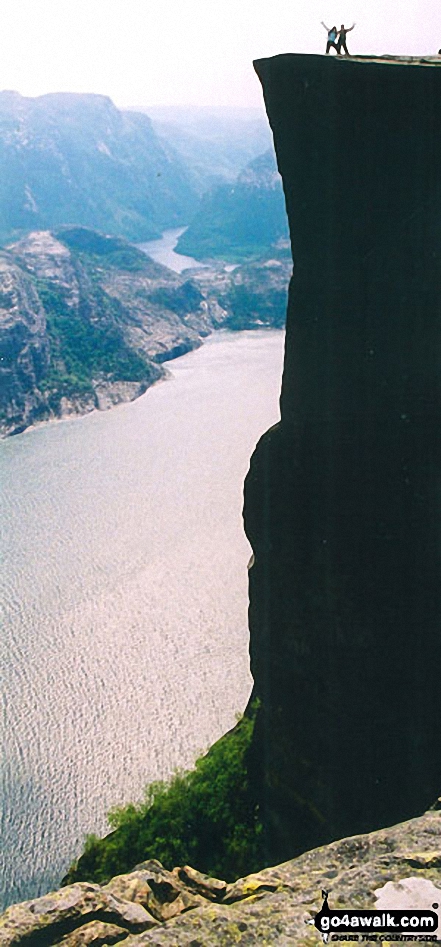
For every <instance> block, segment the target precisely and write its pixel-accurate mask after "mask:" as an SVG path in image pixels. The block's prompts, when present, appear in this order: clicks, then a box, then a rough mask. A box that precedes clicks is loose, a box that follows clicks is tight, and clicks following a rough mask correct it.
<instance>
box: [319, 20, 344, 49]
mask: <svg viewBox="0 0 441 947" xmlns="http://www.w3.org/2000/svg"><path fill="white" fill-rule="evenodd" d="M321 24H322V26H324V27H325V30H326V32H327V34H328V42H327V44H326V53H329V50H330V49H331V46H333V48H334V49H335V50H336V51H337V53H338V52H339V50H338V46H337V43H336V42H335V41H336V39H337V27H336V26H331V29H329V28H328V27H327V26H326V23H323V20H321ZM339 55H340V54H339Z"/></svg>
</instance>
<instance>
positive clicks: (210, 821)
mask: <svg viewBox="0 0 441 947" xmlns="http://www.w3.org/2000/svg"><path fill="white" fill-rule="evenodd" d="M253 729H254V713H253V714H252V715H251V716H246V717H242V718H241V720H240V721H239V722H238V724H237V725H236V727H235V728H234V729H233V730H232V731H230V732H229V733H227V734H226V735H225V736H224V737H222V739H220V740H219V741H218V742H217V743H215V744H214V746H212V747H211V749H210V750H209V752H208V753H207V754H206V755H205V756H203V757H201V758H200V759H198V760H197V762H196V765H195V768H194V769H193V770H191V771H189V772H185V773H177V774H176V775H175V776H174V777H173V778H172V780H171V781H170V782H169V783H164V782H157V783H153V784H152V785H150V786H148V788H147V790H146V793H145V799H144V801H143V802H141V803H139V804H138V805H134V804H131V805H127V806H123V807H121V808H116V809H113V810H112V811H111V812H110V814H109V823H110V825H111V826H112V828H113V829H114V831H113V832H112V833H111V834H110V835H108V836H106V837H105V838H102V839H100V838H97V837H96V836H89V837H88V839H87V841H86V846H85V851H84V854H83V855H82V856H81V858H80V859H79V862H78V864H77V865H76V866H73V867H72V868H71V869H70V871H69V874H68V875H67V876H66V878H65V879H64V883H66V884H70V883H72V882H73V881H80V880H86V879H87V880H89V881H91V880H93V881H97V882H103V881H105V880H108V879H109V878H111V877H112V876H113V875H116V874H120V873H123V872H126V871H130V870H131V869H133V868H134V866H135V865H136V864H138V863H140V862H142V861H145V860H147V859H149V858H157V859H159V861H160V862H162V864H163V865H164V866H165V867H166V868H168V869H171V868H173V867H174V866H175V865H184V864H190V865H194V866H195V867H197V868H198V869H199V870H200V871H204V872H207V873H208V874H210V875H214V876H218V877H221V878H225V879H226V880H229V879H233V878H237V877H238V876H240V875H245V874H248V873H249V872H251V871H256V870H257V869H258V868H261V867H262V863H263V855H262V825H261V823H260V819H259V813H258V808H257V805H256V803H255V801H253V797H252V793H251V790H250V785H249V779H248V771H247V754H248V751H249V748H250V743H251V738H252V735H253Z"/></svg>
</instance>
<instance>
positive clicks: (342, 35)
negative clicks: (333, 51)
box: [337, 23, 355, 56]
mask: <svg viewBox="0 0 441 947" xmlns="http://www.w3.org/2000/svg"><path fill="white" fill-rule="evenodd" d="M354 26H355V23H353V24H352V26H348V28H347V29H345V26H344V23H342V25H341V27H340V30H339V33H338V44H337V52H338V53H340V55H341V51H342V48H343V49H344V51H345V53H346V55H347V56H350V55H351V54H350V52H349V50H348V47H347V46H346V34H347V33H350V32H351V30H353V29H354Z"/></svg>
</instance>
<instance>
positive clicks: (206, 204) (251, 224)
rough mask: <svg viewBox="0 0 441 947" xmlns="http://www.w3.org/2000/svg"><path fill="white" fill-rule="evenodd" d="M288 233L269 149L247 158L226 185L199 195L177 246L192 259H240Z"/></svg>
mask: <svg viewBox="0 0 441 947" xmlns="http://www.w3.org/2000/svg"><path fill="white" fill-rule="evenodd" d="M287 237H288V223H287V217H286V210H285V200H284V196H283V189H282V182H281V178H280V176H279V174H278V171H277V167H276V161H275V157H274V154H273V152H272V150H268V151H266V152H265V153H264V154H262V155H259V156H258V157H257V158H255V159H254V160H253V161H251V162H250V163H249V164H248V165H247V166H246V168H244V170H243V171H241V173H240V174H239V175H238V177H237V179H236V183H235V184H234V185H233V186H231V185H227V184H221V185H219V186H218V187H215V188H214V189H212V190H211V191H210V192H209V193H208V194H207V195H205V197H203V198H202V201H201V204H200V207H199V209H198V211H197V213H196V215H195V217H194V218H193V220H192V221H191V223H190V226H189V227H188V228H187V230H186V231H185V233H183V234H182V236H181V237H180V238H179V241H178V243H177V247H176V250H177V252H179V253H184V254H189V255H190V256H195V257H196V258H197V259H216V258H218V259H219V258H220V259H223V260H234V261H237V260H241V259H247V258H250V257H254V256H257V255H260V254H262V252H264V251H266V250H267V249H268V248H269V247H270V246H272V245H274V244H276V243H277V242H278V241H279V240H286V239H287Z"/></svg>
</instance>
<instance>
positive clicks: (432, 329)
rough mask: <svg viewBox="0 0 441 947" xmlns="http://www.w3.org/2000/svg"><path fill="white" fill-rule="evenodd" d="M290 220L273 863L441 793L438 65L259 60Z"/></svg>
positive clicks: (269, 520) (249, 498) (270, 638)
mask: <svg viewBox="0 0 441 947" xmlns="http://www.w3.org/2000/svg"><path fill="white" fill-rule="evenodd" d="M255 68H256V72H257V74H258V76H259V78H260V80H261V82H262V85H263V91H264V96H265V103H266V108H267V112H268V116H269V121H270V124H271V127H272V130H273V133H274V141H275V147H276V153H277V160H278V167H279V170H280V173H281V175H282V178H283V185H284V191H285V198H286V206H287V211H288V216H289V225H290V232H291V241H292V250H293V257H294V275H293V278H292V281H291V286H290V293H289V304H288V317H287V339H286V352H285V366H284V374H283V386H282V396H281V423H280V424H279V425H278V426H277V427H276V428H274V429H272V430H271V431H269V432H268V433H267V434H266V435H265V436H264V437H263V439H262V440H261V442H260V444H259V445H258V447H257V449H256V452H255V454H254V456H253V459H252V463H251V469H250V473H249V475H248V478H247V483H246V498H245V525H246V531H247V534H248V536H249V539H250V541H251V544H252V546H253V550H254V557H255V561H254V566H253V568H252V569H251V573H250V630H251V663H252V673H253V676H254V681H255V687H254V694H253V697H256V696H257V697H258V698H260V700H261V708H260V711H259V713H258V717H257V723H256V728H255V736H254V745H253V758H252V766H253V768H254V770H253V771H254V778H255V785H256V787H257V798H258V801H259V804H260V807H261V812H262V814H263V821H264V824H265V826H266V848H267V854H268V860H269V862H275V861H278V860H280V859H282V858H288V857H292V856H293V855H294V854H296V853H298V852H301V851H305V850H306V849H307V848H311V847H312V846H314V845H320V844H323V843H327V842H330V841H331V840H333V839H337V838H341V837H343V836H345V835H352V834H354V833H357V832H366V831H371V830H373V829H376V828H378V827H380V826H384V825H390V824H392V823H394V822H397V821H401V820H403V819H407V818H410V817H412V816H414V815H416V814H419V813H421V812H423V811H424V810H425V809H426V808H427V807H428V806H429V805H430V804H431V803H432V802H433V800H434V799H435V798H436V796H437V795H438V794H439V792H440V789H441V736H440V734H441V704H440V702H439V700H438V697H437V694H438V691H439V667H440V662H441V634H440V630H441V628H440V618H441V583H440V571H441V570H440V549H441V547H440V513H439V509H440V507H439V496H440V480H441V469H440V457H439V438H438V430H439V421H440V413H441V399H440V354H441V348H440V346H441V320H440V317H439V302H438V289H439V283H440V259H441V163H440V151H441V149H440V146H441V68H440V66H439V65H438V64H436V62H432V63H430V62H425V61H422V60H411V59H402V60H398V59H395V60H392V59H390V60H389V59H387V58H385V59H381V60H362V59H346V58H345V59H343V58H342V59H341V60H340V59H337V58H332V57H324V56H307V55H284V56H278V57H275V58H273V59H267V60H260V61H258V62H256V63H255Z"/></svg>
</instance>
